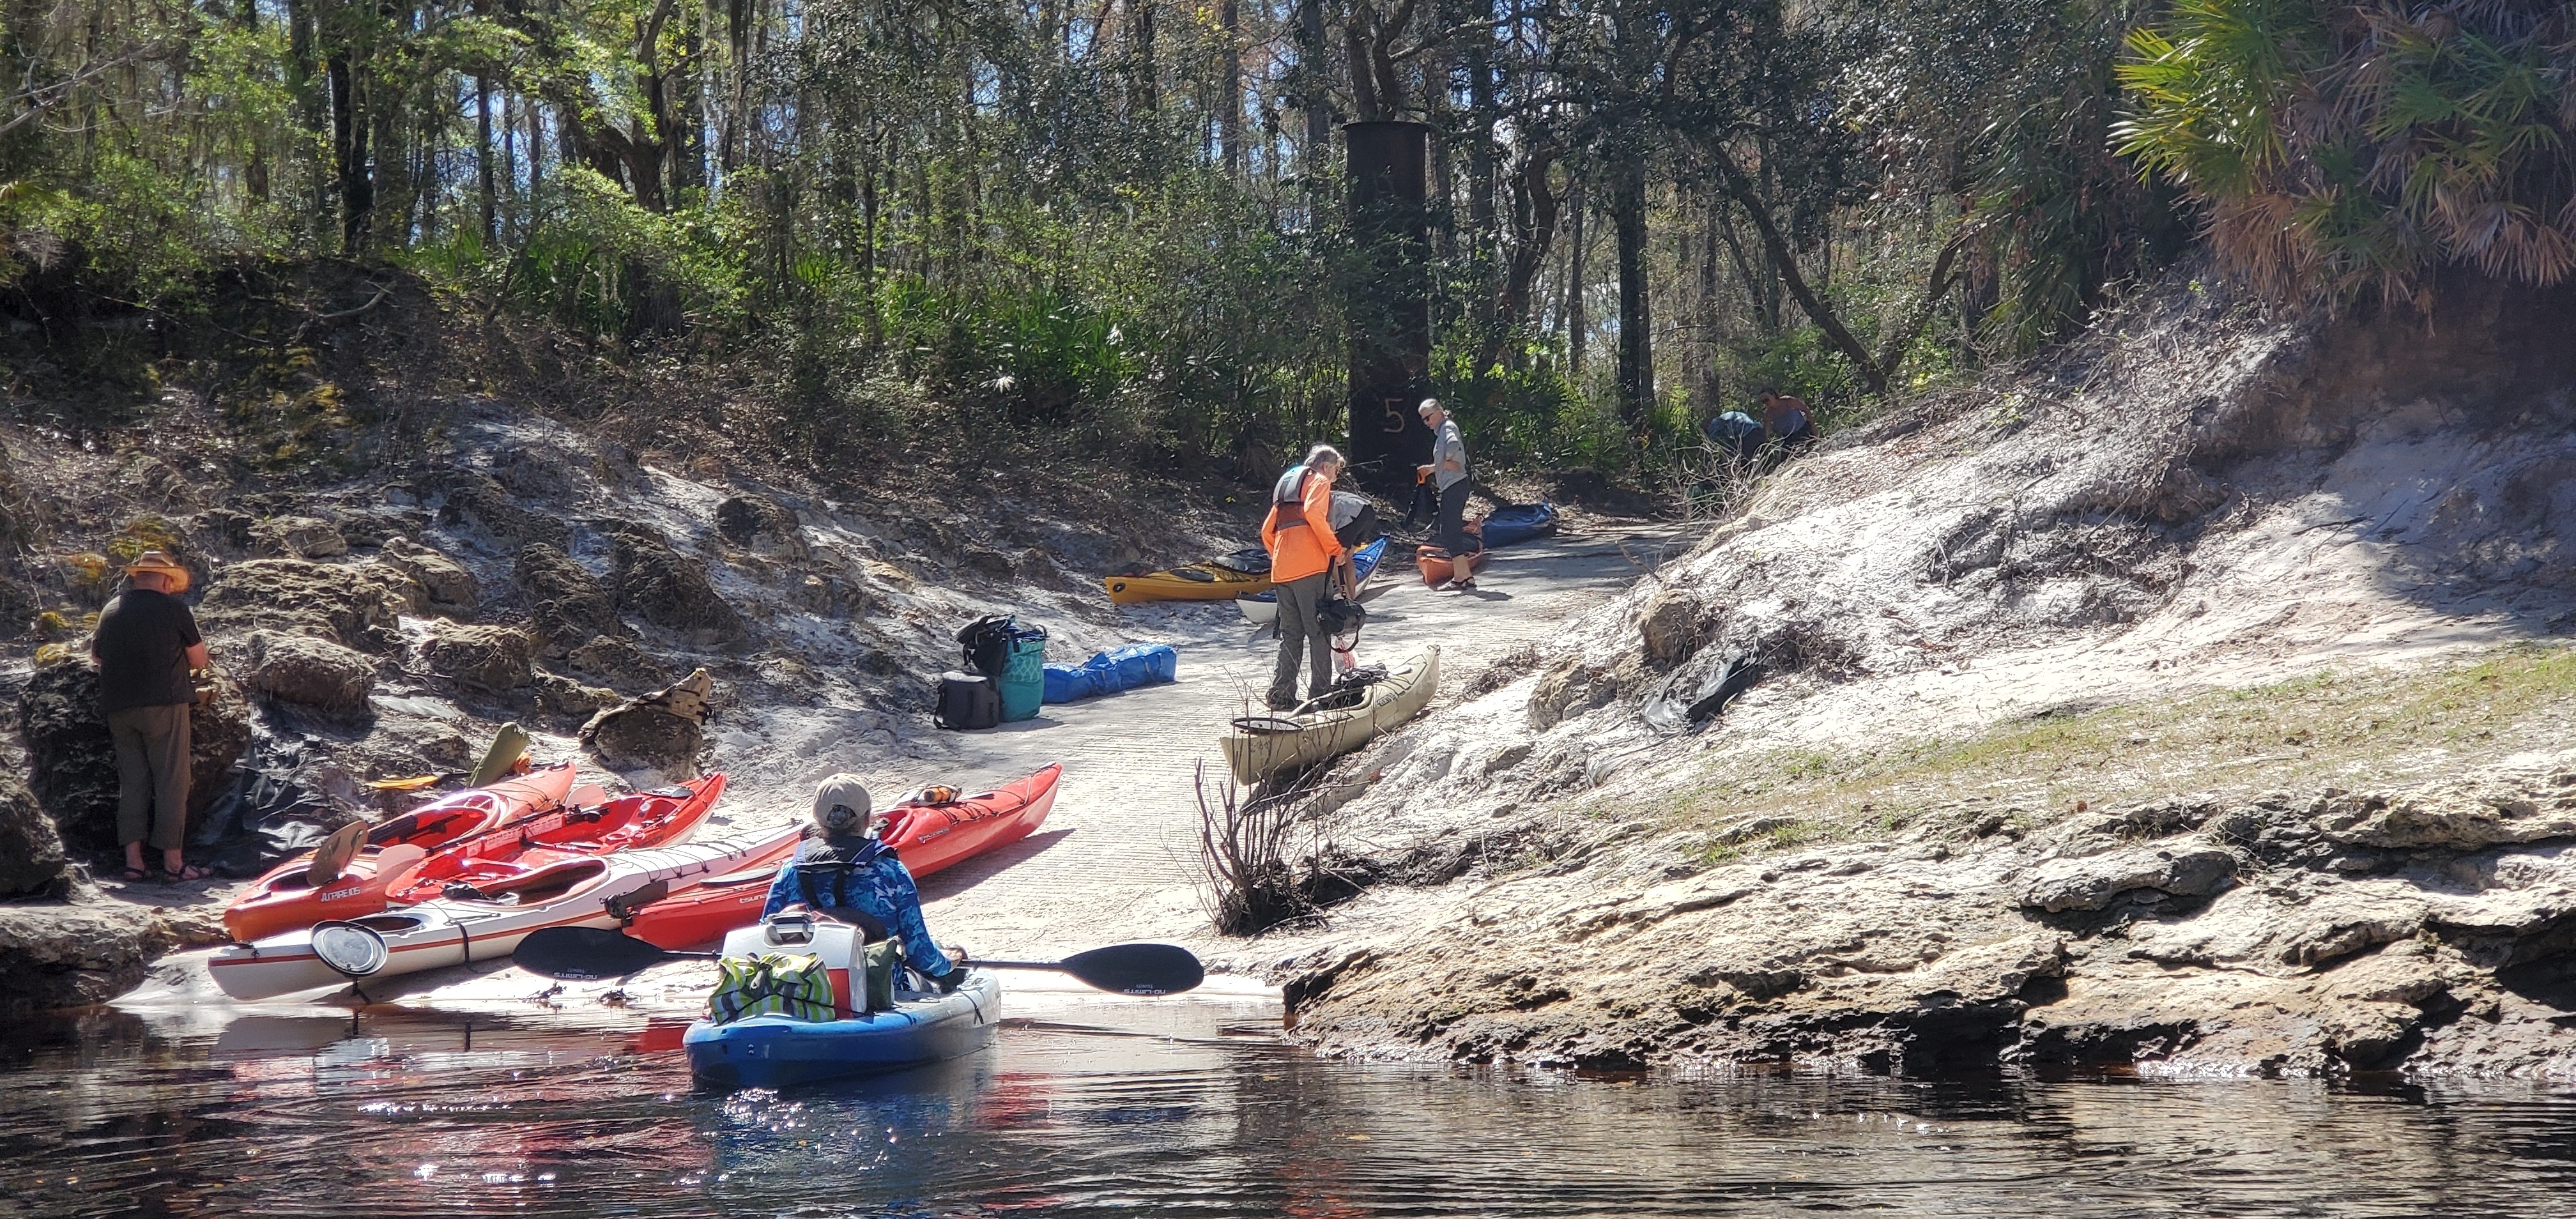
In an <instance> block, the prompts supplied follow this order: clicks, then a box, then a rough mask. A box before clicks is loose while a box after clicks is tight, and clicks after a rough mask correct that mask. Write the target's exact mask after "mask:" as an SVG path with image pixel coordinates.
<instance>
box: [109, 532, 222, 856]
mask: <svg viewBox="0 0 2576 1219" xmlns="http://www.w3.org/2000/svg"><path fill="white" fill-rule="evenodd" d="M125 574H126V577H127V578H128V579H131V580H132V581H133V582H134V586H133V587H132V588H129V589H127V590H125V591H124V592H123V593H120V594H118V595H117V597H116V599H115V600H113V601H110V602H108V603H107V608H106V609H103V610H100V611H99V612H98V631H97V633H95V634H93V635H91V636H90V641H89V654H90V658H91V659H93V660H96V661H97V662H98V709H99V712H100V714H102V715H104V716H105V717H106V718H107V734H108V737H109V739H111V740H113V741H114V742H115V743H116V785H117V802H116V837H117V841H119V842H122V843H124V844H125V879H127V880H129V881H136V880H143V879H146V878H147V877H148V875H149V874H148V873H146V872H145V871H144V867H143V844H144V841H145V839H146V838H147V837H148V838H149V839H150V841H151V843H152V846H153V848H154V849H156V850H158V851H160V852H161V875H162V877H163V878H164V879H167V880H201V879H204V877H205V875H206V874H205V873H204V872H203V871H200V870H199V869H197V868H194V867H191V866H189V864H188V862H187V860H186V859H185V858H183V857H182V856H181V855H180V853H179V846H180V843H181V842H182V841H183V840H184V839H185V838H186V836H187V831H188V709H189V707H190V706H192V705H193V704H194V703H195V702H196V701H197V693H196V689H195V687H194V685H193V683H191V682H190V681H189V680H188V674H189V672H190V671H191V670H195V669H202V668H205V667H206V666H207V665H208V664H209V663H211V662H209V661H208V660H207V658H206V642H205V640H204V639H203V638H202V637H200V636H199V635H198V634H197V619H196V616H195V615H193V614H190V613H189V612H188V603H187V602H185V601H182V600H180V599H179V594H181V593H184V592H186V591H188V569H187V568H185V567H181V566H180V565H179V564H178V563H177V562H175V561H173V560H172V559H171V558H170V556H169V555H167V554H164V553H162V552H161V551H158V550H147V551H144V552H143V553H142V554H139V555H136V556H135V557H134V561H133V562H131V563H128V564H126V565H125Z"/></svg>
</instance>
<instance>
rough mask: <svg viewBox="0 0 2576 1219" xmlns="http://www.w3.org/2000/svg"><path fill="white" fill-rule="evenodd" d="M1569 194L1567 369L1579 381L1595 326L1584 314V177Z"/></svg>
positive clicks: (1586, 240)
mask: <svg viewBox="0 0 2576 1219" xmlns="http://www.w3.org/2000/svg"><path fill="white" fill-rule="evenodd" d="M1566 193H1567V194H1568V195H1570V196H1572V198H1573V202H1572V203H1570V204H1568V205H1567V210H1569V211H1571V212H1573V213H1574V231H1573V232H1572V233H1569V234H1567V237H1568V241H1567V243H1566V247H1565V368H1566V375H1567V376H1568V377H1570V378H1572V379H1574V380H1575V381H1577V382H1578V383H1579V382H1580V381H1581V380H1582V379H1583V354H1584V353H1583V349H1584V347H1585V346H1586V342H1585V340H1587V339H1588V338H1590V337H1591V336H1590V331H1591V329H1592V319H1590V318H1588V317H1585V316H1584V314H1583V254H1584V246H1586V245H1587V244H1589V243H1590V240H1591V238H1590V236H1589V235H1588V234H1586V233H1585V232H1584V231H1583V221H1584V217H1585V215H1586V214H1587V213H1588V212H1589V211H1590V210H1591V209H1590V206H1589V201H1588V200H1586V199H1585V198H1584V191H1583V182H1582V180H1581V179H1579V178H1578V179H1576V180H1575V183H1574V189H1572V190H1570V191H1568V192H1566Z"/></svg>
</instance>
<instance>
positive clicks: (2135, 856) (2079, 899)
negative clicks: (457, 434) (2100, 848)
mask: <svg viewBox="0 0 2576 1219" xmlns="http://www.w3.org/2000/svg"><path fill="white" fill-rule="evenodd" d="M2235 874H2236V856H2234V855H2232V854H2230V853H2228V852H2227V851H2225V850H2222V849H2220V848H2218V847H2214V846H2207V845H2192V846H2140V847H2132V848H2129V849H2127V850H2121V851H2113V852H2110V853H2108V854H2103V855H2093V856H2088V857H2085V858H2081V859H2061V860H2056V861H2053V862H2051V863H2048V864H2045V865H2042V866H2041V867H2040V868H2039V869H2038V872H2037V875H2035V876H2033V877H2032V878H2031V879H2030V881H2029V882H2028V883H2027V884H2026V885H2024V886H2023V888H2022V894H2021V902H2022V904H2023V905H2025V906H2035V907H2038V908H2039V909H2042V910H2046V911H2048V912H2050V913H2052V914H2054V913H2057V912H2060V911H2065V910H2100V909H2102V908H2103V907H2105V906H2108V905H2110V904H2111V900H2112V899H2113V898H2116V897H2118V896H2120V895H2121V894H2123V893H2128V892H2131V891H2134V890H2138V889H2154V890H2157V891H2159V892H2163V893H2170V894H2173V895H2174V896H2177V897H2205V896H2207V895H2209V894H2211V893H2214V892H2216V891H2217V890H2218V887H2219V886H2220V885H2222V884H2225V883H2226V882H2227V881H2228V880H2229V879H2230V878H2231V877H2233V876H2234V875H2235Z"/></svg>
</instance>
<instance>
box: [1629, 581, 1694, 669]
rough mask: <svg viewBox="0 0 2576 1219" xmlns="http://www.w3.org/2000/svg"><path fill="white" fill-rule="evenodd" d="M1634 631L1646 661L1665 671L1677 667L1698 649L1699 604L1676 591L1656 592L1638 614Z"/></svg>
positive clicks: (1688, 595) (1687, 595) (1669, 589)
mask: <svg viewBox="0 0 2576 1219" xmlns="http://www.w3.org/2000/svg"><path fill="white" fill-rule="evenodd" d="M1637 630H1638V633H1639V634H1641V635H1642V636H1644V639H1645V645H1646V657H1647V659H1649V660H1652V661H1654V662H1655V663H1656V664H1658V665H1662V666H1664V667H1667V668H1669V667H1671V666H1673V665H1677V664H1680V663H1681V662H1683V661H1685V660H1688V659H1690V656H1691V653H1692V652H1693V651H1695V650H1697V648H1698V647H1699V639H1698V632H1699V601H1698V600H1697V599H1696V598H1694V597H1692V596H1691V595H1690V594H1688V593H1685V592H1683V591H1681V590H1680V589H1673V588H1668V589H1665V590H1663V591H1662V592H1659V593H1656V594H1655V597H1654V599H1653V600H1651V601H1648V602H1647V603H1646V608H1645V609H1644V611H1643V612H1642V613H1640V614H1639V615H1638V619H1637Z"/></svg>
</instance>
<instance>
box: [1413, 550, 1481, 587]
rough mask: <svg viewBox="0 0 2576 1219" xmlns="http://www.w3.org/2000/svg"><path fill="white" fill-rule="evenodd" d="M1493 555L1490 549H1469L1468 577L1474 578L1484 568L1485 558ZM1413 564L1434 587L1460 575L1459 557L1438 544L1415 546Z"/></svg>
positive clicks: (1427, 582)
mask: <svg viewBox="0 0 2576 1219" xmlns="http://www.w3.org/2000/svg"><path fill="white" fill-rule="evenodd" d="M1492 557H1493V555H1492V553H1491V552H1489V551H1483V550H1471V551H1468V552H1467V575H1468V578H1470V579H1473V578H1474V577H1475V574H1476V573H1477V572H1479V571H1482V570H1483V569H1484V566H1485V560H1487V559H1490V558H1492ZM1413 565H1414V566H1415V567H1416V568H1418V569H1420V570H1421V572H1422V582H1423V583H1424V584H1427V585H1430V586H1431V587H1433V588H1438V587H1440V586H1441V585H1443V584H1447V583H1448V582H1449V581H1451V580H1452V579H1455V578H1457V575H1458V560H1457V558H1456V557H1455V556H1453V555H1451V554H1450V553H1449V552H1448V551H1446V550H1442V549H1441V548H1439V547H1437V546H1419V547H1416V548H1414V551H1413Z"/></svg>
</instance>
